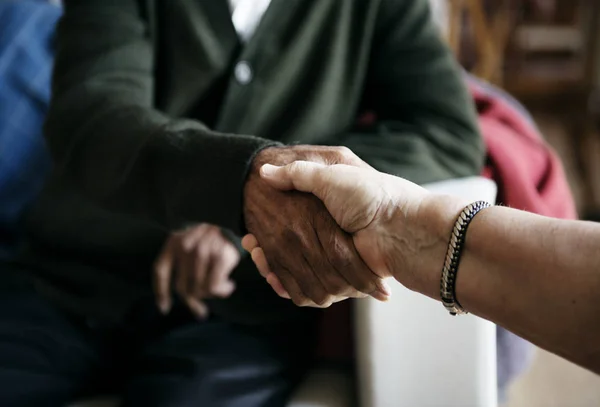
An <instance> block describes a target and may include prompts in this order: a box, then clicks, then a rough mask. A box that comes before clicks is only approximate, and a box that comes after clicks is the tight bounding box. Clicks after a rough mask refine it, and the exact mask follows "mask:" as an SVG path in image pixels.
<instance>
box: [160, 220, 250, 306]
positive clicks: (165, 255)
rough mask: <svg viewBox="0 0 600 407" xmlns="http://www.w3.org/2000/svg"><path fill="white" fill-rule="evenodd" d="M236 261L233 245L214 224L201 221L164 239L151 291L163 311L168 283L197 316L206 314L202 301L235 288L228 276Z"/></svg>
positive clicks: (168, 298) (167, 300) (168, 299)
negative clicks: (164, 242)
mask: <svg viewBox="0 0 600 407" xmlns="http://www.w3.org/2000/svg"><path fill="white" fill-rule="evenodd" d="M239 261H240V253H239V252H238V250H237V248H236V247H235V246H234V244H233V243H231V242H230V241H229V240H227V239H226V238H225V237H224V236H223V234H222V233H221V230H220V229H219V228H218V227H217V226H213V225H209V224H207V223H202V224H200V225H198V226H195V227H193V228H190V229H186V230H184V231H182V232H177V233H173V234H172V235H171V236H170V237H169V239H168V240H167V242H166V244H165V246H164V247H163V249H162V252H161V253H160V255H159V256H158V258H157V260H156V263H155V266H154V279H153V280H154V293H155V296H156V302H157V305H158V308H159V309H160V311H161V312H162V313H163V314H167V313H168V312H169V311H170V309H171V304H172V299H171V286H172V282H173V281H174V285H175V292H176V293H177V294H178V295H179V296H180V297H181V299H182V300H183V301H184V302H185V303H186V305H187V306H188V307H189V309H190V311H192V313H193V314H194V315H196V316H197V317H198V318H206V317H207V316H208V308H207V307H206V304H204V302H203V301H202V300H203V299H207V298H226V297H229V296H230V295H231V294H232V293H233V291H234V290H235V284H234V282H233V281H231V280H230V279H229V276H230V274H231V272H232V271H233V269H234V268H235V267H236V266H237V264H238V263H239Z"/></svg>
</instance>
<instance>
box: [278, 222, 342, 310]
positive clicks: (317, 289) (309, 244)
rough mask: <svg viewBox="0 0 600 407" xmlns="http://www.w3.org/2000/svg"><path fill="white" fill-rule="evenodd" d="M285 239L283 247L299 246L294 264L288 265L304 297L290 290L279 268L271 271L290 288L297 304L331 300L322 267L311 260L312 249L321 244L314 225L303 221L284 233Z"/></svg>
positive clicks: (321, 303) (320, 302) (322, 302)
mask: <svg viewBox="0 0 600 407" xmlns="http://www.w3.org/2000/svg"><path fill="white" fill-rule="evenodd" d="M294 230H295V231H294ZM283 240H284V241H283V242H282V247H290V248H298V249H297V250H298V251H299V253H298V254H297V256H296V258H295V259H293V260H292V261H293V264H291V265H290V266H288V267H287V269H288V270H290V269H293V272H291V275H292V276H293V278H294V281H295V282H296V283H297V285H298V286H299V287H300V289H301V290H302V291H301V294H302V296H301V297H304V298H300V297H296V298H295V294H297V293H295V292H293V291H290V289H289V287H287V286H285V284H286V281H284V280H283V279H282V276H281V275H280V274H279V273H278V272H277V269H274V268H271V271H273V272H274V273H275V275H277V276H278V277H279V278H280V280H281V282H282V283H283V284H284V286H285V287H286V288H287V289H288V290H287V291H288V293H289V294H290V295H291V297H292V300H293V301H294V303H296V305H303V306H305V305H308V304H307V301H306V300H310V301H312V302H314V303H315V304H319V305H323V304H326V303H328V302H330V297H331V293H329V292H328V291H327V289H326V288H325V286H324V285H323V283H322V282H321V280H320V279H319V272H321V271H322V268H316V267H318V266H319V265H318V264H311V262H310V257H311V250H312V249H313V248H315V247H319V245H320V242H319V239H318V237H317V235H316V234H315V233H314V232H313V225H312V224H310V223H307V222H302V223H300V224H298V225H296V226H293V227H292V228H291V229H290V230H288V231H287V232H286V233H284V239H283ZM290 260H291V259H288V261H290ZM286 266H287V264H286Z"/></svg>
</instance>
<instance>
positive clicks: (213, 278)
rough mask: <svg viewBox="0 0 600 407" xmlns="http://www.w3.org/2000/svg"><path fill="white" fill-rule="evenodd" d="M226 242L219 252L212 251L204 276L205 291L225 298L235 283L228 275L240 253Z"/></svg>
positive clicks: (236, 262)
mask: <svg viewBox="0 0 600 407" xmlns="http://www.w3.org/2000/svg"><path fill="white" fill-rule="evenodd" d="M227 244H228V246H225V247H223V248H222V250H221V251H220V252H219V251H213V254H212V257H211V262H210V263H209V266H208V275H207V278H206V280H207V281H208V286H207V287H206V289H207V292H208V293H209V294H210V295H211V296H214V297H219V298H227V297H229V296H230V295H231V294H232V293H233V291H234V290H235V283H234V282H233V281H232V280H230V278H229V277H230V276H231V272H232V271H233V270H234V269H235V267H236V266H237V264H238V262H239V260H240V254H239V252H238V251H237V250H236V249H235V247H233V245H230V244H229V242H227Z"/></svg>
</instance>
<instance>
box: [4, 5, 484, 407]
mask: <svg viewBox="0 0 600 407" xmlns="http://www.w3.org/2000/svg"><path fill="white" fill-rule="evenodd" d="M63 3H64V15H63V18H62V20H61V22H60V24H59V27H58V38H57V56H56V65H55V72H54V79H53V89H52V91H53V97H52V101H51V105H50V109H49V112H48V118H47V122H46V125H45V134H46V137H47V140H48V143H49V147H50V150H51V152H52V154H53V157H54V160H55V163H56V167H55V169H54V171H53V173H52V175H51V176H50V179H49V180H48V182H47V184H46V186H45V188H44V191H43V193H42V195H41V196H40V197H39V199H37V200H36V202H35V203H34V205H33V206H32V208H31V209H30V210H29V212H28V214H27V219H26V229H27V242H26V243H27V244H26V247H25V248H24V250H23V251H22V253H21V254H20V255H19V257H18V258H17V259H16V260H15V261H13V262H10V263H8V262H5V263H3V264H2V265H1V266H0V267H1V270H2V274H3V277H4V281H3V284H2V286H1V287H0V303H1V305H2V307H0V381H1V382H2V383H3V386H1V388H0V405H10V406H16V407H19V406H30V405H35V406H37V405H61V404H65V403H68V402H69V401H73V400H74V399H76V398H80V397H83V396H89V395H95V394H99V393H102V392H112V393H115V392H116V393H118V394H120V395H121V396H122V397H123V405H125V406H138V405H143V406H167V405H168V406H190V405H207V406H243V407H253V406H281V405H284V404H285V402H286V400H287V398H288V397H289V394H290V392H291V391H292V390H293V388H294V386H295V385H296V384H297V382H298V380H299V379H300V378H301V377H302V374H303V373H304V372H305V370H306V369H307V367H308V364H309V363H308V362H309V361H310V354H311V347H312V344H313V339H314V321H315V318H316V316H317V315H318V314H316V313H315V312H317V311H314V310H309V309H306V308H299V307H296V306H294V304H292V303H291V302H288V301H285V300H282V299H280V298H279V297H277V296H276V295H274V294H273V293H272V291H271V289H270V287H269V286H268V285H267V284H265V282H264V281H263V279H262V278H261V276H260V275H259V273H258V272H257V271H256V268H255V267H254V265H253V264H252V261H251V259H249V258H248V257H245V258H242V259H241V260H240V258H239V254H238V253H237V252H234V251H233V250H232V247H233V244H234V243H235V244H237V236H239V235H240V234H242V233H245V232H246V231H250V232H252V233H253V234H254V235H256V236H257V238H258V239H259V240H260V242H261V245H262V247H263V248H264V249H265V251H266V253H278V255H277V257H276V258H274V263H273V267H275V268H277V269H279V270H285V272H286V273H288V275H289V276H290V279H289V281H293V280H295V277H298V276H304V277H306V278H303V279H298V281H303V283H302V284H301V285H297V286H295V287H293V288H291V289H290V291H291V292H290V294H291V295H292V297H293V299H294V301H295V303H296V304H298V305H303V304H307V303H309V302H313V301H314V302H316V303H318V304H320V305H327V303H328V302H329V301H330V300H331V299H332V298H335V296H336V295H344V296H352V297H358V296H363V295H372V296H373V297H375V298H379V299H385V298H386V295H387V294H388V293H387V291H386V288H385V285H384V284H383V283H382V280H381V279H380V278H379V277H378V276H376V275H375V274H374V273H365V272H364V271H365V270H366V269H367V267H366V265H364V264H362V263H361V262H359V260H360V257H359V255H358V253H357V251H356V248H355V247H354V245H353V243H352V240H351V238H350V237H349V236H348V235H347V234H346V233H345V232H344V231H343V230H342V229H340V228H339V226H337V224H336V223H335V221H334V219H333V218H332V217H331V215H329V214H328V212H327V211H326V209H325V208H324V207H323V205H322V204H321V203H320V201H319V200H318V199H316V198H314V197H311V196H302V197H294V198H293V199H292V198H289V197H288V195H287V194H284V193H282V192H279V191H276V190H275V189H273V188H271V187H270V186H268V185H267V183H266V182H264V181H263V180H261V178H260V177H259V175H258V169H259V168H260V166H261V165H262V164H263V163H273V164H286V163H289V162H292V161H295V160H298V159H301V160H310V161H317V162H328V163H346V164H354V165H360V166H366V165H367V164H365V163H364V162H363V161H361V160H360V159H356V158H355V157H354V156H353V155H351V154H348V153H347V151H346V150H344V149H340V148H338V147H327V145H345V146H348V147H351V148H352V150H354V151H355V152H357V153H358V154H359V156H360V157H361V158H362V159H363V160H365V161H366V162H367V163H369V164H370V165H372V166H374V167H376V168H377V169H379V170H381V171H385V172H389V173H392V174H396V175H401V176H403V177H405V178H408V179H410V180H412V181H415V182H418V183H422V182H429V181H435V180H441V179H446V178H453V177H460V176H468V175H473V174H477V173H479V171H480V169H481V165H482V161H483V148H482V142H481V139H480V136H479V134H478V131H477V128H476V125H475V119H474V118H475V115H474V110H473V107H472V103H471V100H470V98H469V96H468V94H467V92H466V90H465V88H464V85H463V83H462V78H461V74H460V69H459V68H458V65H457V64H456V62H455V61H454V59H453V57H452V55H451V52H450V51H449V50H448V49H447V48H446V46H445V45H444V44H443V43H442V41H441V40H440V37H439V35H438V32H437V30H436V28H435V27H434V24H433V23H432V22H431V20H430V14H429V9H428V6H427V2H423V1H420V0H407V1H402V2H397V1H392V0H387V1H367V0H365V1H352V2H350V1H348V2H346V1H336V2H333V1H320V2H296V1H294V2H290V1H287V0H271V1H270V2H269V1H265V0H263V1H260V2H258V1H242V0H237V1H233V0H232V1H225V0H215V1H210V2H208V1H204V2H201V1H197V2H189V1H184V0H173V1H160V0H147V1H141V0H67V1H64V2H63ZM366 111H369V112H373V113H375V116H376V118H377V120H376V122H375V123H371V124H369V125H363V126H357V125H355V121H356V118H357V117H358V116H359V115H360V114H361V113H362V112H366ZM298 143H303V144H304V145H297V144H298ZM207 223H210V224H213V225H218V227H219V228H220V229H217V228H215V227H213V226H207V225H206V224H207ZM267 224H268V226H269V227H268V228H265V227H264V226H265V225H267ZM238 261H239V265H238V264H237V263H238ZM317 276H318V277H317ZM284 279H285V277H284ZM222 297H226V298H222Z"/></svg>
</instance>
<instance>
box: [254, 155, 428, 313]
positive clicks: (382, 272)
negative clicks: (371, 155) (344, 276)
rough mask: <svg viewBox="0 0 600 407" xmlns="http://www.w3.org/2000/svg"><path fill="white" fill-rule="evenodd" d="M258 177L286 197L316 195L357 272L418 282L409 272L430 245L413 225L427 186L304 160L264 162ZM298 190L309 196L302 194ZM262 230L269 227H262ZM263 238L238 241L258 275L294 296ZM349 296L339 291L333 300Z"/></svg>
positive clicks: (362, 169)
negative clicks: (341, 236) (353, 255)
mask: <svg viewBox="0 0 600 407" xmlns="http://www.w3.org/2000/svg"><path fill="white" fill-rule="evenodd" d="M260 177H261V179H262V180H263V181H264V182H265V183H266V184H268V185H269V186H270V187H272V188H274V189H276V190H277V191H278V192H280V193H281V194H288V195H287V196H288V198H289V199H296V200H297V199H307V196H310V197H314V198H319V199H320V200H321V201H322V202H323V206H324V207H325V208H326V209H327V210H328V211H329V213H330V214H331V217H332V219H333V220H334V221H335V222H336V223H337V225H339V227H340V229H342V230H343V232H344V233H345V236H347V237H348V243H349V244H350V243H351V244H352V245H353V247H354V249H355V250H356V253H357V254H358V255H359V256H360V259H359V260H352V259H348V260H347V261H349V262H350V261H358V262H359V263H360V268H358V269H357V270H356V272H357V273H360V272H362V273H365V275H366V276H371V275H373V274H374V275H376V276H378V277H379V278H387V277H395V278H396V279H397V280H399V281H401V282H402V283H403V284H404V285H406V286H408V287H411V286H414V285H415V284H416V282H417V280H418V279H419V276H417V275H411V271H412V270H415V269H417V268H418V267H417V265H416V263H417V262H418V261H420V260H419V258H420V257H422V256H421V254H423V253H426V252H427V251H426V250H423V248H424V247H429V246H431V245H432V244H433V242H431V241H429V240H430V239H429V238H428V237H426V236H425V235H423V234H422V233H420V230H421V229H420V228H419V227H416V228H413V227H412V226H414V225H412V224H411V223H412V222H413V220H415V219H417V218H418V214H419V211H420V207H421V204H422V203H423V202H424V200H425V198H426V197H427V196H429V193H428V192H427V191H426V190H425V189H423V188H421V187H420V186H418V185H415V184H413V183H411V182H408V181H406V180H403V179H401V178H397V177H394V176H391V175H388V174H384V173H381V172H378V171H376V170H374V169H372V168H370V167H365V166H353V165H344V164H334V165H323V164H319V163H315V162H307V161H297V162H294V163H291V164H288V165H285V166H273V165H269V164H267V165H264V166H262V168H261V170H260ZM286 191H287V192H286ZM299 191H301V192H304V193H310V194H312V195H302V194H301V193H300V192H299ZM315 227H316V228H317V230H316V232H315V233H319V232H320V231H319V230H318V228H319V227H322V225H315ZM265 228H268V227H267V226H266V225H265ZM251 232H252V231H251ZM262 236H264V233H263V235H262ZM262 236H261V235H256V234H249V235H247V236H246V237H245V238H244V239H243V241H242V245H243V246H244V248H245V249H246V250H247V251H249V252H250V253H251V255H252V259H253V261H254V263H255V264H256V266H257V268H258V270H259V272H260V274H261V275H262V276H263V277H264V278H265V279H266V280H267V282H268V283H269V284H270V285H271V287H272V288H273V289H274V290H275V292H276V293H277V294H278V295H279V296H281V297H283V298H291V299H292V300H294V293H292V292H291V291H290V288H291V289H292V290H295V289H296V287H295V286H294V285H290V284H288V283H287V281H286V280H284V279H282V278H281V275H282V274H281V272H278V269H277V268H276V267H277V265H278V263H277V262H274V261H273V256H277V252H276V251H270V250H267V249H266V247H265V244H264V240H263V237H262ZM272 253H275V254H272ZM353 253H354V252H353ZM419 253H420V254H419ZM365 267H366V268H365ZM367 270H368V271H367ZM321 272H323V273H327V272H329V271H328V270H323V271H321V270H315V271H314V273H315V274H317V276H318V277H320V275H319V273H321ZM283 275H285V274H283ZM286 277H288V276H286ZM359 291H360V290H359ZM348 297H349V296H347V295H344V294H342V293H338V295H336V296H335V298H334V299H333V301H334V302H335V301H339V300H343V299H345V298H348ZM306 305H310V306H319V305H321V304H319V303H317V302H313V303H309V304H306Z"/></svg>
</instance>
